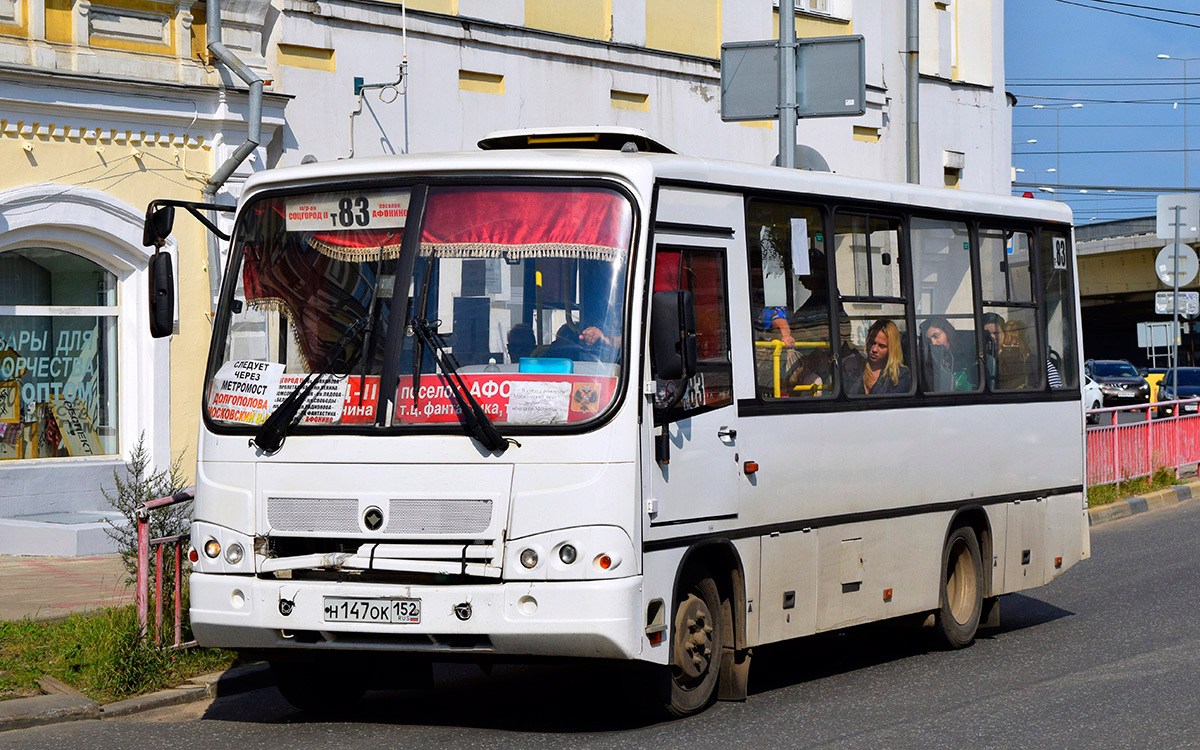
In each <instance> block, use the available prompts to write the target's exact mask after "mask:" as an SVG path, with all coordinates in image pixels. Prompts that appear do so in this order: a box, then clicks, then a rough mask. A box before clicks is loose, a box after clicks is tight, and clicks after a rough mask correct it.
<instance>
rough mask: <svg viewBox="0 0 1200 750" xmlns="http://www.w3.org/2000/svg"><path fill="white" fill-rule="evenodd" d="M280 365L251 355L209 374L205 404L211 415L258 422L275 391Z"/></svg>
mask: <svg viewBox="0 0 1200 750" xmlns="http://www.w3.org/2000/svg"><path fill="white" fill-rule="evenodd" d="M282 375H283V365H281V364H279V363H276V362H261V361H259V360H255V359H238V360H233V361H231V362H226V363H225V364H223V365H221V369H220V370H217V376H216V377H215V378H213V384H212V390H211V391H210V393H211V397H210V400H209V404H208V410H209V414H210V415H211V416H212V418H213V419H220V420H222V421H224V422H242V423H245V424H262V423H263V422H264V421H266V419H267V415H268V414H270V413H271V408H272V406H271V405H272V404H273V403H274V402H275V397H276V394H277V393H278V391H279V378H280V376H282Z"/></svg>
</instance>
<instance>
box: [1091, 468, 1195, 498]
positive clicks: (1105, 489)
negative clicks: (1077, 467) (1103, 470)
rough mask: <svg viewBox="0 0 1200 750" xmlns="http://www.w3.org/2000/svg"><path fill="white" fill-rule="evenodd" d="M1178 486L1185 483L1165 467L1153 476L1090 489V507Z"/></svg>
mask: <svg viewBox="0 0 1200 750" xmlns="http://www.w3.org/2000/svg"><path fill="white" fill-rule="evenodd" d="M1177 484H1183V482H1181V481H1179V480H1178V479H1176V478H1175V472H1174V470H1172V469H1169V468H1167V467H1165V466H1163V467H1159V468H1158V469H1156V470H1155V472H1154V474H1153V476H1149V477H1138V478H1137V479H1126V480H1124V481H1121V482H1114V483H1113V484H1101V485H1099V486H1096V487H1088V491H1087V493H1088V507H1089V508H1094V507H1096V506H1097V505H1107V504H1108V503H1114V502H1116V501H1117V500H1124V499H1125V498H1127V497H1137V496H1138V495H1144V494H1146V493H1147V492H1153V491H1154V490H1161V489H1164V488H1166V487H1171V486H1174V485H1177Z"/></svg>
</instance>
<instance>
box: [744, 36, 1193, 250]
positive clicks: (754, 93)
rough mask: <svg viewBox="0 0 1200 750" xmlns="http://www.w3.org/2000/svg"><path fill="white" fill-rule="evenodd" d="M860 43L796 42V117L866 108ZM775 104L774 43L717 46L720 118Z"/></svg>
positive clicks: (853, 39) (771, 113)
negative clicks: (719, 51)
mask: <svg viewBox="0 0 1200 750" xmlns="http://www.w3.org/2000/svg"><path fill="white" fill-rule="evenodd" d="M863 44H864V43H863V36H862V35H861V34H854V35H850V36H828V37H813V38H805V39H797V40H796V116H797V117H847V116H849V117H857V116H859V115H862V114H863V113H864V112H866V108H867V102H866V96H867V74H866V57H865V54H866V53H865V52H864V46H863ZM779 106H780V103H779V41H778V40H775V39H765V40H762V41H754V42H725V43H724V44H722V45H721V119H722V120H723V121H725V122H736V121H738V120H774V119H778V118H779ZM1172 236H1174V235H1172Z"/></svg>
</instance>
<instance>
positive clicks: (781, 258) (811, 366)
mask: <svg viewBox="0 0 1200 750" xmlns="http://www.w3.org/2000/svg"><path fill="white" fill-rule="evenodd" d="M746 238H747V241H746V245H747V250H748V254H749V262H750V311H751V315H752V316H753V327H752V328H753V331H754V364H755V380H756V382H757V391H758V395H759V398H762V399H778V398H805V397H820V396H829V395H832V393H833V363H832V357H831V356H830V352H831V337H830V326H829V273H828V267H827V264H826V260H825V231H824V221H823V220H822V218H821V210H820V209H819V208H816V207H813V206H794V205H788V204H784V203H772V202H769V201H763V200H751V201H749V203H748V204H747V206H746Z"/></svg>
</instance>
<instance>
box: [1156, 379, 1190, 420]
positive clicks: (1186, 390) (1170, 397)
mask: <svg viewBox="0 0 1200 750" xmlns="http://www.w3.org/2000/svg"><path fill="white" fill-rule="evenodd" d="M1172 374H1173V373H1172V372H1171V371H1170V370H1168V371H1167V374H1166V375H1164V376H1163V379H1162V382H1160V383H1159V384H1158V400H1159V401H1160V402H1161V401H1176V400H1183V399H1188V398H1196V399H1200V367H1180V368H1179V386H1178V387H1176V385H1175V381H1174V379H1173V378H1172ZM1176 406H1178V407H1179V416H1185V415H1187V414H1195V413H1196V410H1197V408H1198V407H1200V401H1192V402H1190V403H1183V404H1178V405H1171V406H1160V407H1158V409H1157V410H1156V412H1157V416H1160V417H1172V416H1175V407H1176Z"/></svg>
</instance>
